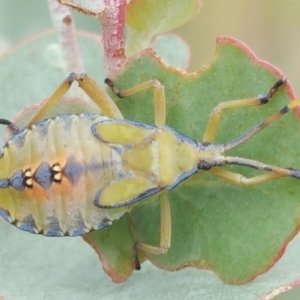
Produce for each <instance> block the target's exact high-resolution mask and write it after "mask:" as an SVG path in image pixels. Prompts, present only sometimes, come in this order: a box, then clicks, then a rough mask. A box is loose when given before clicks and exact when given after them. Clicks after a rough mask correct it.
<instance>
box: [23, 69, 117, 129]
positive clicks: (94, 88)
mask: <svg viewBox="0 0 300 300" xmlns="http://www.w3.org/2000/svg"><path fill="white" fill-rule="evenodd" d="M74 81H77V82H78V85H79V86H80V87H81V88H82V89H83V91H84V92H85V93H86V94H87V95H88V96H89V97H90V98H91V99H92V100H93V101H94V102H95V103H96V104H97V105H98V106H99V107H100V108H101V110H102V111H103V113H104V114H105V115H106V116H108V117H111V118H116V119H123V116H122V114H121V112H120V110H119V109H118V107H117V106H116V104H115V103H114V101H113V100H112V99H111V98H110V97H109V96H108V94H107V93H106V92H105V91H104V90H102V89H101V88H100V87H99V86H98V85H97V83H96V82H95V81H94V80H93V79H92V78H90V77H89V76H88V75H86V74H84V73H82V74H77V73H71V74H70V75H69V76H68V77H67V78H66V79H65V80H64V81H63V82H62V83H61V84H60V85H59V87H58V88H57V89H56V90H55V92H54V93H53V94H52V95H51V96H50V97H49V98H48V99H47V100H46V101H45V102H44V103H43V104H42V106H41V107H40V108H39V110H38V111H37V112H36V113H35V114H34V115H33V117H32V118H31V120H30V121H29V122H28V124H27V127H30V126H31V125H32V124H34V123H36V122H38V121H40V120H41V119H42V118H43V117H44V116H45V114H46V113H47V112H48V111H49V110H50V109H51V108H52V107H53V106H54V105H55V104H56V103H57V101H58V100H59V99H60V98H61V97H63V96H64V95H65V94H66V92H67V91H68V90H69V88H70V86H71V85H72V83H73V82H74Z"/></svg>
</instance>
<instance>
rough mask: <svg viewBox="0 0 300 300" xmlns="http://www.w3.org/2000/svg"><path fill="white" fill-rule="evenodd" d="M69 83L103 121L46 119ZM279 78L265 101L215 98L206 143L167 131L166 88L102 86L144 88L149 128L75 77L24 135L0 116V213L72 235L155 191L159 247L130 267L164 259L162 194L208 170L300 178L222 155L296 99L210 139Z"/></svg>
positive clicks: (235, 177)
mask: <svg viewBox="0 0 300 300" xmlns="http://www.w3.org/2000/svg"><path fill="white" fill-rule="evenodd" d="M74 81H77V82H78V84H79V86H80V87H81V88H82V89H83V90H84V91H85V92H86V94H87V95H88V96H89V97H90V98H91V99H92V100H93V101H94V102H95V103H96V104H97V105H98V106H99V107H100V108H101V109H102V111H103V113H104V115H105V116H100V115H96V114H91V113H84V114H79V115H74V114H64V115H58V116H57V117H55V118H52V119H43V117H44V115H45V113H46V112H47V111H49V109H50V108H51V107H52V106H53V105H54V104H55V103H56V102H57V101H58V100H59V99H60V98H61V97H62V96H63V95H64V94H65V93H66V92H67V90H68V89H69V87H70V85H71V84H72V83H73V82H74ZM285 81H286V80H285V79H279V80H278V81H277V82H276V83H275V84H274V85H273V86H272V87H271V89H270V90H269V92H268V93H266V94H264V95H262V96H258V97H254V98H250V99H244V100H234V101H227V102H221V103H220V104H219V105H218V106H217V107H215V109H214V110H213V112H212V114H211V116H210V118H209V122H208V125H207V128H206V130H205V134H204V137H203V142H197V141H195V140H193V139H191V138H189V137H187V136H185V135H183V134H181V133H179V132H177V131H176V130H175V129H173V128H171V127H169V126H167V125H165V119H166V103H165V96H164V87H163V86H162V85H161V84H160V83H159V81H157V80H152V81H148V82H145V83H142V84H140V85H137V86H135V87H133V88H130V89H128V90H126V91H119V90H118V89H117V88H116V87H115V85H114V83H113V82H112V81H111V80H109V79H106V80H105V82H106V83H107V84H108V85H109V86H110V88H111V90H112V91H113V93H114V94H116V95H117V96H119V97H121V98H124V97H127V96H129V95H132V94H134V93H137V92H141V91H143V90H145V89H149V88H152V89H153V90H154V104H155V105H154V107H155V108H154V109H155V125H149V124H144V123H139V122H135V121H132V120H125V119H123V116H122V114H121V112H120V111H119V109H118V108H117V106H116V105H115V103H114V102H113V101H112V100H111V98H110V97H109V96H108V95H107V94H106V93H105V92H104V91H103V90H102V89H100V87H98V86H97V84H96V83H95V82H94V81H93V79H91V78H90V77H88V76H87V75H86V74H75V73H71V74H70V75H69V76H68V77H67V78H66V80H64V81H63V82H62V84H61V85H60V86H59V87H58V88H57V90H56V91H55V92H54V93H53V95H52V96H51V97H50V98H49V99H48V100H47V101H46V102H44V103H43V105H42V106H41V107H40V108H39V110H38V111H37V112H36V113H35V115H34V116H33V117H32V118H31V120H30V121H29V122H28V124H27V126H25V127H24V128H23V129H19V128H18V127H17V126H16V125H15V124H13V123H12V122H10V121H8V120H5V119H0V124H3V125H6V126H8V127H9V128H10V129H11V130H12V131H13V132H14V136H13V137H12V138H10V139H9V140H8V141H7V143H6V144H5V146H4V147H3V149H2V151H1V156H0V188H1V190H0V215H1V216H2V217H3V218H4V219H5V220H6V221H8V222H10V223H12V224H14V225H15V226H16V227H18V228H19V229H22V230H25V231H29V232H31V233H36V234H43V235H46V236H78V235H83V234H85V233H87V232H89V231H91V230H98V229H101V228H103V227H106V226H109V225H111V224H112V223H113V222H115V221H116V220H118V219H120V218H121V217H122V216H123V215H124V214H126V213H127V212H128V211H129V210H130V206H131V205H133V204H134V203H136V202H139V201H141V200H143V199H144V198H147V197H149V196H151V195H153V194H156V193H159V201H160V206H161V233H160V234H161V240H160V245H159V246H152V245H147V244H144V243H141V242H137V243H136V244H135V246H134V249H133V256H134V263H135V267H136V269H139V268H140V262H139V259H138V251H145V252H148V253H153V254H165V253H166V252H167V251H168V249H169V248H170V243H171V211H170V206H169V200H168V193H167V191H170V190H172V189H173V188H175V187H176V186H177V185H178V184H180V183H181V182H182V181H184V180H185V179H187V178H189V177H191V176H193V175H194V174H196V173H197V172H199V171H202V170H203V171H208V172H210V173H211V174H213V175H215V176H218V177H221V178H223V179H225V180H227V181H229V182H232V183H235V184H238V185H243V186H247V185H254V184H259V183H262V182H265V181H268V180H273V179H276V178H280V177H287V176H289V177H294V178H296V179H300V170H297V169H292V168H281V167H277V166H272V165H267V164H264V163H261V162H259V161H255V160H251V159H247V158H241V157H232V156H227V155H226V151H228V150H230V149H232V148H235V147H237V146H238V145H240V144H242V143H244V142H246V141H247V140H249V139H250V138H251V137H252V136H254V135H255V134H257V133H258V132H260V131H261V130H263V129H264V128H265V127H267V126H269V125H270V124H272V123H273V122H275V121H276V120H277V119H279V118H280V117H282V116H283V115H284V114H286V113H287V112H289V111H291V110H293V109H294V108H295V107H296V106H297V105H300V98H299V99H297V100H294V101H292V102H291V103H289V104H288V105H287V106H285V107H284V108H282V109H281V110H280V111H279V112H277V113H275V114H273V115H271V116H270V117H269V118H267V119H266V120H265V121H263V122H262V123H260V124H258V125H257V126H255V127H253V128H251V129H250V130H248V131H247V132H246V133H244V134H242V135H241V136H239V137H238V138H236V139H233V140H231V141H229V142H227V143H225V144H213V143H212V142H213V139H214V136H215V133H216V131H217V128H218V125H219V123H220V120H221V115H222V111H223V110H224V109H230V108H239V107H247V106H248V107H249V106H255V105H262V104H266V103H267V102H268V101H269V99H270V98H272V97H273V95H274V94H275V93H276V91H277V90H278V89H279V88H280V87H281V86H282V85H284V83H285ZM224 165H242V166H246V167H251V168H254V169H258V170H262V171H265V173H263V174H262V175H258V176H254V177H251V178H246V177H244V176H243V175H241V174H237V173H234V172H231V171H228V170H225V169H224V168H221V167H222V166H224Z"/></svg>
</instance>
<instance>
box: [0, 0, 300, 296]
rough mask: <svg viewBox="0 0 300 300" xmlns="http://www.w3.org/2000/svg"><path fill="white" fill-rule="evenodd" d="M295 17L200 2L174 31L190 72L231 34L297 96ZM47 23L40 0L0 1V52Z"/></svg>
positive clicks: (282, 10)
mask: <svg viewBox="0 0 300 300" xmlns="http://www.w3.org/2000/svg"><path fill="white" fill-rule="evenodd" d="M73 15H74V17H75V20H76V25H77V27H78V28H80V29H85V30H89V31H93V32H95V33H99V30H100V29H99V25H98V23H97V21H96V20H95V19H93V18H90V17H87V16H83V15H80V14H78V13H76V12H73ZM299 16H300V1H299V0H252V1H249V0H203V4H202V9H201V11H200V13H199V15H198V16H197V17H196V18H195V19H194V20H192V21H191V22H189V23H188V24H186V25H185V26H183V27H181V28H179V29H177V30H176V31H174V32H175V33H178V34H179V35H181V36H182V37H183V38H184V39H185V40H186V41H187V43H188V44H189V45H190V46H191V53H192V57H191V64H190V68H189V70H190V71H197V70H198V69H199V68H201V66H202V65H205V64H207V63H209V61H210V60H211V59H212V57H213V54H214V51H215V38H216V37H217V36H220V35H226V36H233V37H235V38H238V39H240V40H241V41H243V42H245V43H246V44H247V45H248V46H249V47H250V48H251V49H252V50H253V51H254V52H255V53H256V55H257V56H258V57H259V58H260V59H264V60H266V61H268V62H270V63H272V64H273V65H275V66H277V67H278V68H279V69H281V70H282V71H283V72H284V73H285V74H286V76H287V77H288V79H289V81H290V82H291V83H292V85H293V87H294V90H295V92H296V94H297V95H299V94H300V80H299V78H298V77H299V76H298V70H300V55H299V53H300V40H299V28H300V17H299ZM51 27H52V23H51V20H50V16H49V14H48V9H47V3H46V1H45V0H44V1H41V0H27V1H20V0H0V53H2V52H4V51H5V50H7V49H9V47H10V46H11V45H13V44H15V43H16V42H18V41H20V40H22V39H23V38H24V37H28V36H30V35H32V34H34V33H37V32H40V31H42V30H44V29H48V28H51ZM17 67H18V68H22V66H16V68H17ZM216 88H218V87H216ZM299 250H300V249H299ZM299 275H300V268H299ZM296 299H297V300H298V299H300V288H298V289H297V288H296V289H294V290H292V291H290V292H287V293H285V294H284V295H280V296H278V297H277V298H276V300H296Z"/></svg>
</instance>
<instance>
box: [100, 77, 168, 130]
mask: <svg viewBox="0 0 300 300" xmlns="http://www.w3.org/2000/svg"><path fill="white" fill-rule="evenodd" d="M105 83H106V84H107V85H108V86H109V87H110V88H111V90H112V92H113V93H114V94H115V95H116V96H117V97H119V98H126V97H129V96H131V95H133V94H136V93H139V92H141V91H144V90H147V89H150V88H152V89H153V93H154V110H155V125H156V126H159V127H163V126H165V123H166V98H165V90H164V86H163V85H162V84H161V83H160V82H159V81H158V80H156V79H154V80H149V81H146V82H143V83H141V84H139V85H136V86H134V87H132V88H129V89H127V90H124V91H120V90H119V89H118V88H117V87H116V86H115V84H114V83H113V81H112V80H110V79H109V78H106V79H105Z"/></svg>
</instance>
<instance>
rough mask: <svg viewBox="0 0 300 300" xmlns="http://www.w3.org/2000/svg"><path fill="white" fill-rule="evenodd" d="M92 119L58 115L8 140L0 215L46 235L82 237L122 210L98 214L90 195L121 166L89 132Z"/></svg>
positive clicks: (1, 166)
mask: <svg viewBox="0 0 300 300" xmlns="http://www.w3.org/2000/svg"><path fill="white" fill-rule="evenodd" d="M99 120H103V117H99V116H96V115H86V114H82V115H61V116H59V117H57V118H55V119H49V120H44V121H41V122H39V123H36V124H34V125H33V126H32V128H30V129H26V130H24V131H21V132H20V133H18V134H17V135H16V136H14V137H13V138H12V139H11V140H9V141H8V143H7V144H6V146H5V147H4V148H3V151H2V158H1V159H0V178H1V179H0V213H1V215H2V216H3V217H4V218H5V219H6V220H7V221H9V222H11V223H14V224H15V225H16V226H17V227H19V228H21V229H23V230H27V231H30V232H33V233H42V234H45V235H48V236H63V235H72V236H74V235H81V234H84V233H86V232H88V231H90V230H92V229H99V228H101V227H104V226H107V225H110V224H111V223H112V222H113V221H114V220H116V219H119V218H120V217H121V216H122V215H123V214H124V213H126V212H127V208H122V209H117V210H109V211H107V210H102V209H99V208H97V207H95V206H94V204H93V201H94V197H95V194H96V193H97V191H98V190H99V189H101V188H102V187H103V186H104V184H105V183H107V182H110V181H111V180H113V179H114V178H115V177H116V176H117V174H118V173H119V172H120V170H121V168H122V161H121V158H120V156H119V154H118V153H117V152H116V151H115V150H113V149H112V148H111V147H109V146H108V145H106V144H105V143H103V142H101V141H99V140H98V139H96V138H95V137H94V135H93V134H92V133H91V125H92V124H93V123H94V122H95V121H99Z"/></svg>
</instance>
